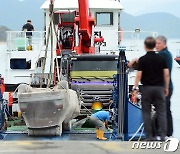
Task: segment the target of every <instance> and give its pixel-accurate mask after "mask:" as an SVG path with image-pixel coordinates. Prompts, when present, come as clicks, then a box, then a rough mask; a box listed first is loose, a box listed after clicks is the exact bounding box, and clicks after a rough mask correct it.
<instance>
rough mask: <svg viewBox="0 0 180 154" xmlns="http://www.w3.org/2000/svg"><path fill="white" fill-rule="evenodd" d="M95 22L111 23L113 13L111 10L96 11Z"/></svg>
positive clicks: (101, 23) (98, 23)
mask: <svg viewBox="0 0 180 154" xmlns="http://www.w3.org/2000/svg"><path fill="white" fill-rule="evenodd" d="M96 24H97V25H98V26H101V25H113V13H112V12H96Z"/></svg>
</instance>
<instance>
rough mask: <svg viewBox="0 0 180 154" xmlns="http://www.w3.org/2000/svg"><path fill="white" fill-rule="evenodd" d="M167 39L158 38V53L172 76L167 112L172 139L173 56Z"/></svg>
mask: <svg viewBox="0 0 180 154" xmlns="http://www.w3.org/2000/svg"><path fill="white" fill-rule="evenodd" d="M166 43H167V39H166V38H165V37H164V36H158V37H157V38H156V51H157V52H158V54H159V55H162V56H163V57H164V59H165V60H166V62H167V65H168V69H169V74H170V82H169V94H168V95H167V96H166V111H167V113H166V114H167V136H168V137H170V136H172V134H173V120H172V114H171V109H170V107H171V101H170V99H171V96H172V93H173V84H172V80H171V71H172V63H173V59H172V55H171V53H170V52H169V51H168V49H167V46H166Z"/></svg>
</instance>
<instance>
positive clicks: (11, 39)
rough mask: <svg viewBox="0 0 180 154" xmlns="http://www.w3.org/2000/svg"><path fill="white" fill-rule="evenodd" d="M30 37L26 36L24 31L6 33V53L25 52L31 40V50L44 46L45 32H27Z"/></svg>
mask: <svg viewBox="0 0 180 154" xmlns="http://www.w3.org/2000/svg"><path fill="white" fill-rule="evenodd" d="M29 32H32V36H31V37H29V36H27V35H26V34H27V32H24V31H7V51H9V52H11V51H26V50H27V47H28V46H29V45H30V44H29V39H31V42H32V44H31V45H32V47H33V50H35V49H37V50H39V49H41V48H42V47H43V46H44V44H45V40H46V38H45V36H46V35H45V31H28V33H29Z"/></svg>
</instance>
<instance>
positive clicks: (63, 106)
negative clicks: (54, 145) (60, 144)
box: [17, 81, 81, 136]
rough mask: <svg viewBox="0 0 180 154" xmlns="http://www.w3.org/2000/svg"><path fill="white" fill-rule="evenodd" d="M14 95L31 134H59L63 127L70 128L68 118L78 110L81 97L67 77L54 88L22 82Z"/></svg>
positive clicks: (71, 117)
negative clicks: (69, 84)
mask: <svg viewBox="0 0 180 154" xmlns="http://www.w3.org/2000/svg"><path fill="white" fill-rule="evenodd" d="M17 95H18V104H19V107H20V110H21V112H22V115H23V117H24V120H25V122H26V125H27V127H28V135H30V136H61V134H62V128H64V130H69V129H70V128H71V127H70V124H71V120H72V119H73V118H75V117H76V116H78V115H79V113H80V105H81V101H80V100H79V99H78V96H77V93H76V92H75V91H74V90H71V89H69V87H68V83H67V81H60V82H58V84H57V85H56V86H55V87H54V88H53V89H50V88H32V87H31V86H29V85H27V84H21V85H19V87H18V94H17Z"/></svg>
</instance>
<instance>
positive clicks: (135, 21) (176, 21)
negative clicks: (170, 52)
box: [121, 12, 180, 38]
mask: <svg viewBox="0 0 180 154" xmlns="http://www.w3.org/2000/svg"><path fill="white" fill-rule="evenodd" d="M121 26H122V28H123V30H134V29H136V28H140V29H141V30H143V31H155V32H158V33H159V35H165V36H167V37H171V38H178V37H180V30H179V27H180V18H178V17H176V16H174V15H171V14H168V13H148V14H144V15H140V16H132V15H129V14H127V13H125V12H123V13H122V15H121Z"/></svg>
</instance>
